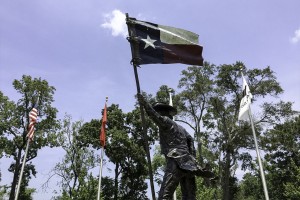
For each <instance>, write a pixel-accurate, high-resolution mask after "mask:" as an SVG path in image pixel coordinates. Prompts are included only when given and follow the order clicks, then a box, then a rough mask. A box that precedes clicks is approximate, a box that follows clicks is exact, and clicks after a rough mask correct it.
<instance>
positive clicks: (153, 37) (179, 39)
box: [127, 18, 203, 66]
mask: <svg viewBox="0 0 300 200" xmlns="http://www.w3.org/2000/svg"><path fill="white" fill-rule="evenodd" d="M127 25H128V30H129V36H130V37H129V38H128V40H129V42H130V43H131V50H132V57H133V59H132V61H133V63H134V64H137V65H143V64H156V63H162V64H169V63H182V64H189V65H199V66H202V65H203V58H202V50H203V47H202V46H200V45H199V44H198V37H199V36H198V35H197V34H195V33H193V32H190V31H187V30H184V29H180V28H174V27H170V26H163V25H158V24H154V23H151V22H145V21H139V20H136V19H135V18H127Z"/></svg>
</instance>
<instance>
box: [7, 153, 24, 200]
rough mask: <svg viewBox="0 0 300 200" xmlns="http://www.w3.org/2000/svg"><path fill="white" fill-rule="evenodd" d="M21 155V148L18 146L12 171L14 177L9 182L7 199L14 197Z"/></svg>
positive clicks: (10, 199)
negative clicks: (9, 187)
mask: <svg viewBox="0 0 300 200" xmlns="http://www.w3.org/2000/svg"><path fill="white" fill-rule="evenodd" d="M21 155H22V148H18V156H17V158H16V165H15V171H14V178H13V181H12V184H11V190H10V194H9V200H14V199H15V194H16V187H17V183H18V178H19V174H20V160H21Z"/></svg>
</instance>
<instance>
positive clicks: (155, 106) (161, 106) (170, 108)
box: [152, 102, 177, 116]
mask: <svg viewBox="0 0 300 200" xmlns="http://www.w3.org/2000/svg"><path fill="white" fill-rule="evenodd" d="M152 107H153V109H154V110H155V111H157V112H159V111H167V112H169V114H170V115H172V116H174V115H176V114H177V110H176V108H174V107H173V106H170V105H168V104H165V103H162V102H155V103H154V104H153V106H152Z"/></svg>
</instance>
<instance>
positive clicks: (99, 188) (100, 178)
mask: <svg viewBox="0 0 300 200" xmlns="http://www.w3.org/2000/svg"><path fill="white" fill-rule="evenodd" d="M107 101H108V97H106V98H105V107H104V111H103V117H102V126H105V124H104V123H103V120H104V121H105V123H106V104H107ZM104 118H105V119H104ZM102 129H103V130H105V127H101V132H100V143H101V134H103V133H102ZM103 139H104V143H103V144H102V143H101V157H100V169H99V182H98V194H97V200H100V197H101V180H102V168H103V156H104V147H105V138H103Z"/></svg>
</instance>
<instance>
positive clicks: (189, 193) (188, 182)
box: [180, 172, 196, 200]
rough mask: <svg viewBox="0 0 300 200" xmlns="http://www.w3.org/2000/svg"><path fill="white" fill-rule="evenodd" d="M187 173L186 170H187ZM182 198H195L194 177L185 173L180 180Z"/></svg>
mask: <svg viewBox="0 0 300 200" xmlns="http://www.w3.org/2000/svg"><path fill="white" fill-rule="evenodd" d="M187 173H188V172H187ZM180 187H181V193H182V200H196V178H195V176H193V175H187V176H185V177H183V178H182V179H181V180H180Z"/></svg>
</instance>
